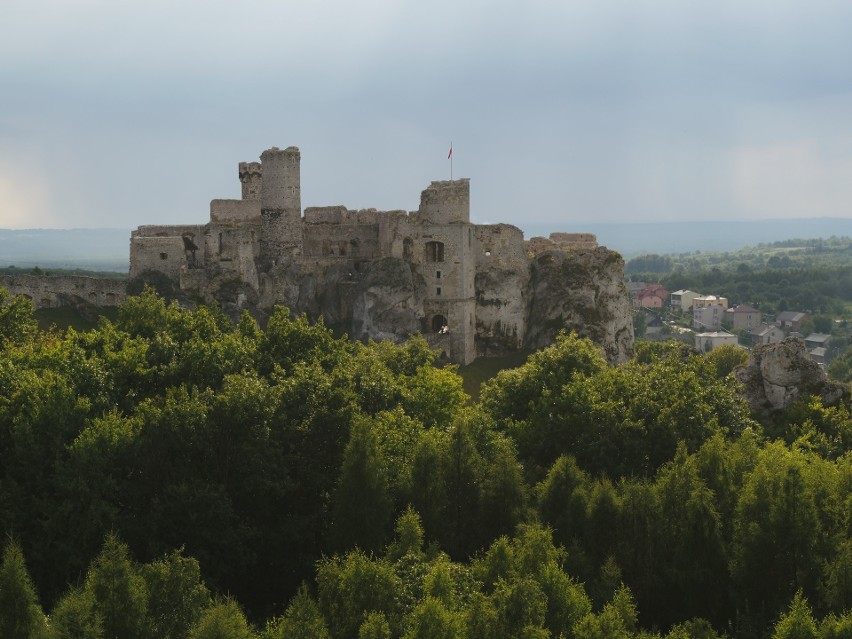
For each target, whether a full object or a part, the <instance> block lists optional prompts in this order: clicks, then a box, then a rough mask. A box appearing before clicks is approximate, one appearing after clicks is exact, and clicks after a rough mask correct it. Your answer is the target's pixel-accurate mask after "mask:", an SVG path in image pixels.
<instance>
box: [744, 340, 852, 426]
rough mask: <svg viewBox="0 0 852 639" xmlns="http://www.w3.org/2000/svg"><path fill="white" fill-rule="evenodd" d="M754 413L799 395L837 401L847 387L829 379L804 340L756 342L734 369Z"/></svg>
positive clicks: (782, 405)
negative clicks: (775, 342) (744, 360)
mask: <svg viewBox="0 0 852 639" xmlns="http://www.w3.org/2000/svg"><path fill="white" fill-rule="evenodd" d="M735 375H736V377H737V380H738V381H739V382H740V383H741V384H742V385H743V393H744V395H745V398H746V400H747V401H748V403H749V406H750V407H751V410H752V412H753V413H756V414H762V415H768V414H771V413H773V412H777V411H780V410H783V409H785V408H787V407H788V406H789V405H790V404H792V403H793V402H795V401H796V400H797V399H799V398H800V397H807V396H809V395H817V396H819V397H820V398H821V399H822V402H823V404H825V405H832V404H834V403H836V402H838V401H839V400H840V399H841V398H843V397H844V395H846V394H848V390H847V389H845V388H844V386H842V385H841V384H836V383H834V382H830V381H829V380H828V379H827V377H826V374H825V372H824V371H823V370H822V369H821V368H820V367H819V365H818V364H817V363H816V362H814V361H813V360H811V359H810V358H809V357H808V352H807V348H806V347H805V343H804V342H803V341H802V340H800V339H798V338H796V337H788V338H787V339H785V340H784V341H783V342H780V343H778V344H763V345H760V346H756V347H755V348H754V350H753V351H752V352H751V353H750V355H749V358H748V362H747V363H746V364H745V365H743V366H741V367H739V368H737V369H736V370H735Z"/></svg>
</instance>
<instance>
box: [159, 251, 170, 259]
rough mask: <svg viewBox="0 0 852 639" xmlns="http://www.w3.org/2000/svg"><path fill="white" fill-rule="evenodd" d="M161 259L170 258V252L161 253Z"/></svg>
mask: <svg viewBox="0 0 852 639" xmlns="http://www.w3.org/2000/svg"><path fill="white" fill-rule="evenodd" d="M160 259H161V260H167V259H169V254H168V253H160Z"/></svg>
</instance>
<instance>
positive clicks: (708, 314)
mask: <svg viewBox="0 0 852 639" xmlns="http://www.w3.org/2000/svg"><path fill="white" fill-rule="evenodd" d="M724 314H725V309H724V307H723V306H722V305H721V304H711V305H710V306H699V307H695V308H693V309H692V327H693V328H696V329H699V330H703V331H718V330H719V328H721V326H722V317H723V316H724Z"/></svg>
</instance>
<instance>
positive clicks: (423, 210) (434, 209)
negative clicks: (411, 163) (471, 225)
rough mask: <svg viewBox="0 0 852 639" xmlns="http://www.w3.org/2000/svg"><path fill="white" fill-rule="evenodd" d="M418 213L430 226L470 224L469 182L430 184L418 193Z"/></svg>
mask: <svg viewBox="0 0 852 639" xmlns="http://www.w3.org/2000/svg"><path fill="white" fill-rule="evenodd" d="M419 211H420V216H421V218H422V219H423V220H424V221H429V222H431V223H432V224H453V223H457V222H464V223H467V222H470V180H469V179H467V178H464V179H461V180H444V181H442V182H432V184H430V185H429V188H427V189H425V190H424V191H422V192H421V193H420V209H419Z"/></svg>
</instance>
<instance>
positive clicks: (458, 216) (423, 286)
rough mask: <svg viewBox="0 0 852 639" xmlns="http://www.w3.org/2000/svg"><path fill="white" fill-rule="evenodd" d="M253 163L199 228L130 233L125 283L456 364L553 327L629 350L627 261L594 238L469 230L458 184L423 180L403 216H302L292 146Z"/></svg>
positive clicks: (616, 357)
mask: <svg viewBox="0 0 852 639" xmlns="http://www.w3.org/2000/svg"><path fill="white" fill-rule="evenodd" d="M260 160H261V161H260V162H241V163H240V164H239V179H240V182H241V184H242V198H241V199H239V200H224V199H217V200H213V201H211V202H210V220H209V222H208V223H206V224H198V225H180V226H140V227H139V228H138V229H137V230H135V231H133V233H132V236H131V242H130V278H131V282H133V281H137V282H138V281H145V280H153V279H155V278H156V277H159V278H163V277H165V278H167V279H168V280H169V281H170V282H173V283H174V284H175V285H176V286H177V287H178V289H179V291H180V292H181V295H182V296H184V297H186V298H187V299H190V300H193V299H194V300H196V301H198V302H203V303H208V304H219V305H221V306H222V307H223V308H224V309H225V310H226V311H233V312H234V313H236V312H239V311H240V310H241V309H243V308H249V309H252V310H253V311H257V312H260V313H263V312H265V311H268V310H269V309H271V308H272V307H273V306H274V305H275V304H283V305H285V306H287V307H288V308H290V309H291V310H293V311H295V312H306V313H307V314H308V315H309V316H312V317H320V316H321V317H323V318H324V320H325V322H326V324H328V325H330V326H332V327H335V328H337V329H339V330H340V331H341V332H347V333H349V334H350V335H351V336H352V337H353V338H355V339H362V340H363V339H369V338H372V339H393V340H395V341H401V340H403V339H405V338H406V337H407V336H408V335H411V334H413V333H417V332H420V333H422V334H423V335H424V336H425V337H426V338H427V340H428V341H429V343H430V344H431V345H432V346H433V347H434V348H437V349H439V350H440V351H441V352H442V353H443V354H444V355H445V357H446V358H447V359H448V360H449V361H452V362H456V363H460V364H466V363H469V362H471V361H472V360H473V359H475V358H476V357H477V356H480V355H495V354H501V353H505V352H507V351H511V350H516V349H520V348H525V347H530V348H533V347H538V346H540V345H543V342H547V340H548V339H551V340H552V338H553V336H554V335H555V332H556V331H557V330H558V329H560V328H569V329H571V328H573V329H577V330H579V331H580V332H581V333H586V334H589V335H590V336H591V337H592V338H593V339H594V338H596V337H597V338H598V339H596V341H598V342H599V343H601V345H602V346H603V347H604V350H605V351H607V356H608V357H609V359H610V360H611V361H623V360H624V359H626V357H628V356H629V354H630V352H631V351H632V342H633V334H632V323H631V321H630V317H629V298H628V297H627V293H626V289H625V288H624V284H623V281H622V280H623V262H622V261H621V258H620V256H618V254H617V253H613V252H612V251H609V250H607V249H605V248H603V247H598V246H597V243H596V241H595V238H594V236H593V235H590V234H577V235H572V234H565V233H555V234H553V235H552V236H551V238H550V239H546V238H533V239H532V240H530V241H529V242H525V241H524V237H523V233H522V232H521V230H520V229H518V228H517V227H515V226H511V225H508V224H487V225H486V224H471V222H470V182H469V180H467V179H459V180H450V181H440V182H432V184H430V185H429V186H428V187H427V188H426V189H425V190H424V191H423V192H422V193H421V196H420V206H419V208H418V209H417V210H416V211H412V212H407V211H402V210H396V211H377V210H375V209H366V210H357V211H352V210H348V209H347V208H346V207H344V206H325V207H307V208H305V209H304V211H303V210H302V198H301V187H300V162H301V156H300V153H299V149H298V148H296V147H288V148H286V149H283V150H282V149H278V148H271V149H268V150H266V151H264V152H263V154H262V155H261V157H260ZM583 256H585V257H583ZM566 260H567V262H566ZM572 260H574V261H576V260H579V262H576V263H574V262H572ZM572 264H573V266H572ZM554 269H556V272H553V271H554ZM572 269H573V270H572ZM607 269H609V270H611V271H612V273H611V274H608V272H605V271H607ZM613 269H614V270H613ZM572 272H573V274H574V275H577V276H579V277H580V279H582V280H583V281H582V282H576V281H575V282H574V284H576V285H577V286H578V287H579V288H578V289H576V290H573V293H572V292H571V290H569V289H571V286H568V285H565V286H563V284H564V282H563V284H560V283H559V281H560V278H563V279H564V278H565V277H569V279H571V274H572ZM548 273H550V275H548ZM574 279H576V278H574ZM560 287H562V288H563V289H564V290H558V289H559V288H560ZM554 289H557V290H554ZM543 295H547V296H553V295H555V296H559V297H561V298H562V299H561V300H560V299H555V300H554V299H551V300H548V301H547V302H546V303H544V302H543V300H542V299H541V297H542V296H543ZM544 307H546V308H548V309H549V310H548V311H547V312H546V313H545V314H546V315H547V317H544V316H542V314H541V309H542V308H544ZM568 307H577V308H579V314H577V313H576V312H574V311H576V310H577V308H574V309H573V310H572V309H571V308H568ZM622 307H623V308H622ZM572 313H573V314H572ZM604 325H606V326H604ZM602 342H606V343H602ZM607 343H608V344H609V345H607Z"/></svg>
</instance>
